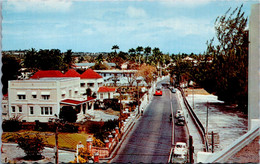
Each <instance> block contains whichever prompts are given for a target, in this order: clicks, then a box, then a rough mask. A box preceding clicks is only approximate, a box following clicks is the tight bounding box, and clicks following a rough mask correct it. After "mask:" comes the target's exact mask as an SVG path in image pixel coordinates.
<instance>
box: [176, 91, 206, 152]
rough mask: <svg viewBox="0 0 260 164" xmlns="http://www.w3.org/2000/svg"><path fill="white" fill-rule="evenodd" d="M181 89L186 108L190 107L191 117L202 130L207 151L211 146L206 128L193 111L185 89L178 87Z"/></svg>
mask: <svg viewBox="0 0 260 164" xmlns="http://www.w3.org/2000/svg"><path fill="white" fill-rule="evenodd" d="M178 89H179V91H180V92H181V95H182V97H183V102H184V104H185V106H186V108H187V109H188V111H189V113H190V115H191V118H192V120H193V122H194V123H195V125H196V127H197V129H198V130H199V132H200V135H201V137H202V139H203V143H204V145H205V151H206V152H208V151H209V146H208V140H207V138H206V131H205V128H204V126H203V125H202V123H201V122H200V120H199V118H198V117H197V115H196V114H195V112H194V111H193V109H192V107H191V106H190V104H189V102H188V101H187V99H186V97H185V94H184V92H183V90H182V89H181V88H180V87H178Z"/></svg>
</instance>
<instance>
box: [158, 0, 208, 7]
mask: <svg viewBox="0 0 260 164" xmlns="http://www.w3.org/2000/svg"><path fill="white" fill-rule="evenodd" d="M210 1H212V0H163V1H159V2H160V3H161V4H163V5H165V6H169V7H172V6H174V7H183V6H185V7H196V6H201V5H205V4H208V3H209V2H210Z"/></svg>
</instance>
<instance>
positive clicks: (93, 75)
mask: <svg viewBox="0 0 260 164" xmlns="http://www.w3.org/2000/svg"><path fill="white" fill-rule="evenodd" d="M80 78H81V79H99V78H102V76H101V75H99V74H98V73H96V72H95V71H93V70H92V69H90V68H89V69H87V70H86V71H85V72H84V73H82V74H81V76H80Z"/></svg>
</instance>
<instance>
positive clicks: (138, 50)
mask: <svg viewBox="0 0 260 164" xmlns="http://www.w3.org/2000/svg"><path fill="white" fill-rule="evenodd" d="M135 51H136V52H137V56H138V63H139V65H140V64H141V59H142V52H143V51H144V48H143V47H142V46H138V47H137V48H136V50H135Z"/></svg>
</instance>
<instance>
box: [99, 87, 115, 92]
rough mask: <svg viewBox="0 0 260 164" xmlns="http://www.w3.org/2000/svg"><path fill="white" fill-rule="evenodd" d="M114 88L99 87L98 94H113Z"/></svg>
mask: <svg viewBox="0 0 260 164" xmlns="http://www.w3.org/2000/svg"><path fill="white" fill-rule="evenodd" d="M115 91H116V88H114V87H99V89H98V92H115Z"/></svg>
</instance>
